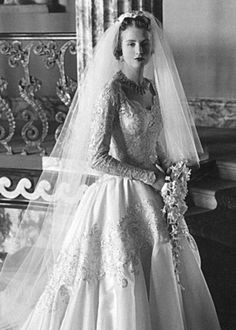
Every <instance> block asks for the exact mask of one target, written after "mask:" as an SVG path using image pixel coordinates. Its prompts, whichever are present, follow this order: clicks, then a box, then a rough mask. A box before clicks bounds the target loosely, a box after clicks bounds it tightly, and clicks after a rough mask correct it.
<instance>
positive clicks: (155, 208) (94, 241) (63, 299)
mask: <svg viewBox="0 0 236 330" xmlns="http://www.w3.org/2000/svg"><path fill="white" fill-rule="evenodd" d="M161 126H162V124H161V118H160V109H159V103H158V97H157V96H154V104H153V106H152V107H151V108H150V109H146V108H144V107H143V106H142V105H141V104H140V103H138V102H136V101H131V100H128V99H127V98H126V96H125V94H124V92H123V91H122V88H121V81H120V80H119V74H117V75H116V76H115V77H114V78H113V80H112V81H111V82H110V83H109V84H108V85H107V86H106V88H105V90H104V92H103V94H102V96H101V97H100V99H99V102H98V103H97V106H96V108H95V113H94V122H93V129H92V138H91V144H90V158H91V164H92V167H93V168H95V169H96V170H99V171H102V172H104V176H102V177H101V178H100V179H99V181H97V182H95V183H93V184H92V185H91V186H90V187H89V188H88V189H87V190H86V192H85V194H84V197H83V198H82V200H81V202H80V204H79V206H78V209H77V212H76V214H75V216H74V221H73V223H72V225H71V228H70V229H69V231H68V233H67V236H66V237H65V240H64V244H63V246H62V248H61V252H60V254H59V257H58V260H57V262H56V264H55V265H54V269H53V273H52V274H51V276H50V279H49V281H48V283H47V285H46V287H45V289H44V291H43V294H42V295H41V297H40V299H39V300H38V302H37V304H36V306H35V308H34V309H33V311H32V312H31V314H30V316H29V317H28V319H27V321H26V322H25V324H24V326H23V327H22V329H24V330H26V329H27V330H59V329H60V330H95V329H96V330H184V329H185V330H209V329H211V330H215V329H219V325H218V321H217V317H216V313H215V309H214V305H213V303H212V299H211V296H210V294H209V291H208V288H207V286H206V283H205V280H204V278H203V275H202V272H201V270H200V259H199V254H198V250H197V247H196V245H195V244H194V241H193V239H192V237H191V236H190V234H189V232H188V230H187V227H186V224H185V223H183V224H182V229H183V230H182V238H181V245H182V250H181V253H180V262H181V269H180V282H181V285H182V286H183V287H184V289H182V288H181V287H180V285H179V284H178V283H177V280H176V276H175V273H174V265H173V260H172V252H171V245H170V242H169V239H168V232H167V228H166V223H165V220H164V218H163V216H162V212H161V209H162V207H163V202H162V198H161V196H160V194H159V193H157V192H156V191H155V190H154V189H153V188H152V187H151V186H150V185H149V184H150V183H152V182H154V180H155V175H154V171H153V170H154V168H153V163H154V161H159V162H160V164H162V165H163V164H164V163H165V159H164V158H163V153H162V151H161V148H160V146H158V145H157V144H156V141H157V137H158V134H159V133H160V131H161Z"/></svg>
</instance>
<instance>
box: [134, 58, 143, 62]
mask: <svg viewBox="0 0 236 330" xmlns="http://www.w3.org/2000/svg"><path fill="white" fill-rule="evenodd" d="M135 60H136V61H138V62H141V61H144V57H135Z"/></svg>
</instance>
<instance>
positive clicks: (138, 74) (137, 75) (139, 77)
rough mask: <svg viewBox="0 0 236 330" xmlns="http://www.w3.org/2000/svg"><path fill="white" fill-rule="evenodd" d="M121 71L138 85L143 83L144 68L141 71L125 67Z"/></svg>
mask: <svg viewBox="0 0 236 330" xmlns="http://www.w3.org/2000/svg"><path fill="white" fill-rule="evenodd" d="M121 71H122V72H123V73H124V74H125V75H126V77H127V78H128V79H130V80H132V81H134V82H135V83H136V84H141V83H142V81H143V67H140V68H139V69H133V68H130V67H127V66H126V65H124V66H123V68H122V69H121Z"/></svg>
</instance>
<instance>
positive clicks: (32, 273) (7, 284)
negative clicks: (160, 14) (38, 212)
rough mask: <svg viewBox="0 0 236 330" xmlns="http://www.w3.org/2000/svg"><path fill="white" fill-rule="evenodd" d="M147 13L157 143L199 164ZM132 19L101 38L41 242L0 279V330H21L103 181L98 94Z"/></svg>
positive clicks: (47, 173) (172, 74) (69, 122)
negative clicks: (95, 154)
mask: <svg viewBox="0 0 236 330" xmlns="http://www.w3.org/2000/svg"><path fill="white" fill-rule="evenodd" d="M142 14H143V15H145V16H147V17H149V18H150V20H151V33H152V39H153V50H154V52H153V55H152V58H151V61H150V64H149V65H148V66H147V68H146V70H145V73H144V75H145V76H146V77H147V78H150V79H152V80H153V81H154V82H155V85H156V88H157V91H158V94H159V99H160V105H161V113H162V120H163V132H162V134H161V135H160V136H161V138H160V139H161V141H159V142H160V143H161V144H162V146H163V147H164V149H165V152H166V154H167V156H168V157H169V159H171V160H172V161H173V162H176V161H178V160H182V159H188V160H189V161H190V162H192V163H198V162H199V158H198V153H199V152H201V151H202V149H201V144H200V141H199V139H198V135H197V132H196V128H195V125H194V121H193V119H192V116H191V114H190V110H189V108H188V104H187V100H186V97H185V94H184V91H183V88H182V84H181V82H180V79H179V76H178V72H177V70H176V66H175V63H174V60H173V57H172V54H171V51H170V49H169V47H168V45H167V42H166V38H165V37H164V33H163V30H162V28H161V26H160V23H159V22H158V21H157V20H156V19H155V18H154V17H153V15H152V14H150V13H148V12H143V13H142ZM129 15H135V14H134V13H126V14H123V15H122V16H121V17H120V18H119V19H118V20H117V21H116V22H114V24H113V25H111V26H110V27H109V28H108V29H107V30H106V32H105V33H104V34H103V36H102V37H101V39H100V40H99V42H98V44H97V46H96V48H95V50H94V54H93V56H92V58H91V60H90V61H89V63H88V65H87V69H86V71H85V73H84V78H83V79H82V81H81V82H80V83H79V87H78V90H77V92H76V94H75V96H74V99H73V102H72V104H71V106H70V110H69V113H68V116H67V118H66V121H65V123H64V126H63V129H62V132H61V134H60V136H59V138H58V141H57V143H56V145H55V147H54V149H53V151H52V153H51V155H50V160H51V161H54V163H55V162H56V164H57V170H56V171H55V170H52V169H50V168H48V169H47V170H44V171H43V173H42V175H41V177H40V179H39V182H41V181H42V180H46V181H48V182H49V183H50V185H51V187H50V193H51V195H52V199H51V201H50V203H49V205H48V206H47V208H46V209H45V210H44V211H43V224H42V227H41V231H40V233H39V235H38V238H37V240H36V241H35V243H34V245H33V246H32V247H24V248H22V249H21V250H20V251H18V252H17V253H15V254H12V255H9V256H8V257H7V258H6V261H5V263H4V266H3V270H2V272H1V275H0V286H1V290H2V291H1V293H0V329H7V328H11V329H20V327H21V325H22V324H23V322H24V321H25V319H26V318H27V316H28V315H29V313H30V312H31V310H32V308H33V307H34V305H35V303H36V301H37V300H38V299H39V297H40V295H41V293H42V291H43V290H44V288H45V285H46V283H47V281H48V278H49V276H50V274H51V272H52V269H53V265H54V264H55V262H56V260H57V257H58V254H59V253H60V248H61V246H62V244H63V240H64V238H65V236H66V233H67V231H68V229H69V227H70V224H71V222H72V221H73V219H74V214H75V212H76V209H77V207H78V204H79V202H80V199H81V197H82V196H83V192H84V190H85V189H86V188H87V186H88V185H89V184H90V183H91V182H92V181H94V180H96V177H97V176H98V175H101V174H99V173H95V172H93V171H92V170H91V169H90V166H89V163H88V161H87V159H88V158H87V156H88V155H87V153H88V145H89V138H90V133H91V132H90V125H91V121H92V114H93V108H94V104H95V102H96V100H97V98H98V96H99V95H100V94H101V92H102V90H103V88H104V86H105V85H106V84H107V83H109V81H110V80H111V79H112V77H113V75H114V74H115V73H116V72H117V71H118V70H119V69H120V67H119V61H117V60H116V59H115V57H114V55H113V45H114V43H116V41H117V38H118V31H119V27H120V24H121V22H122V20H123V18H124V17H126V16H129ZM35 207H36V204H35V203H34V202H30V203H29V205H28V208H27V210H26V212H25V214H24V217H23V220H22V222H21V225H20V228H19V235H20V234H21V231H22V230H23V228H25V226H27V223H28V222H27V219H28V218H29V217H30V214H31V211H32V210H34V209H35ZM76 221H80V219H79V217H78V218H77V219H76Z"/></svg>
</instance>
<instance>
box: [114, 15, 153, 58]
mask: <svg viewBox="0 0 236 330" xmlns="http://www.w3.org/2000/svg"><path fill="white" fill-rule="evenodd" d="M129 26H135V27H137V28H140V29H145V30H147V31H149V32H150V31H151V21H150V19H149V18H148V17H146V16H144V15H140V16H136V17H125V18H124V19H123V21H122V23H121V25H120V28H119V32H118V40H117V42H116V45H115V47H114V51H113V54H114V56H115V58H116V59H117V60H119V59H120V57H121V56H122V48H121V33H122V32H123V31H125V30H126V29H127V28H128V27H129Z"/></svg>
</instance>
